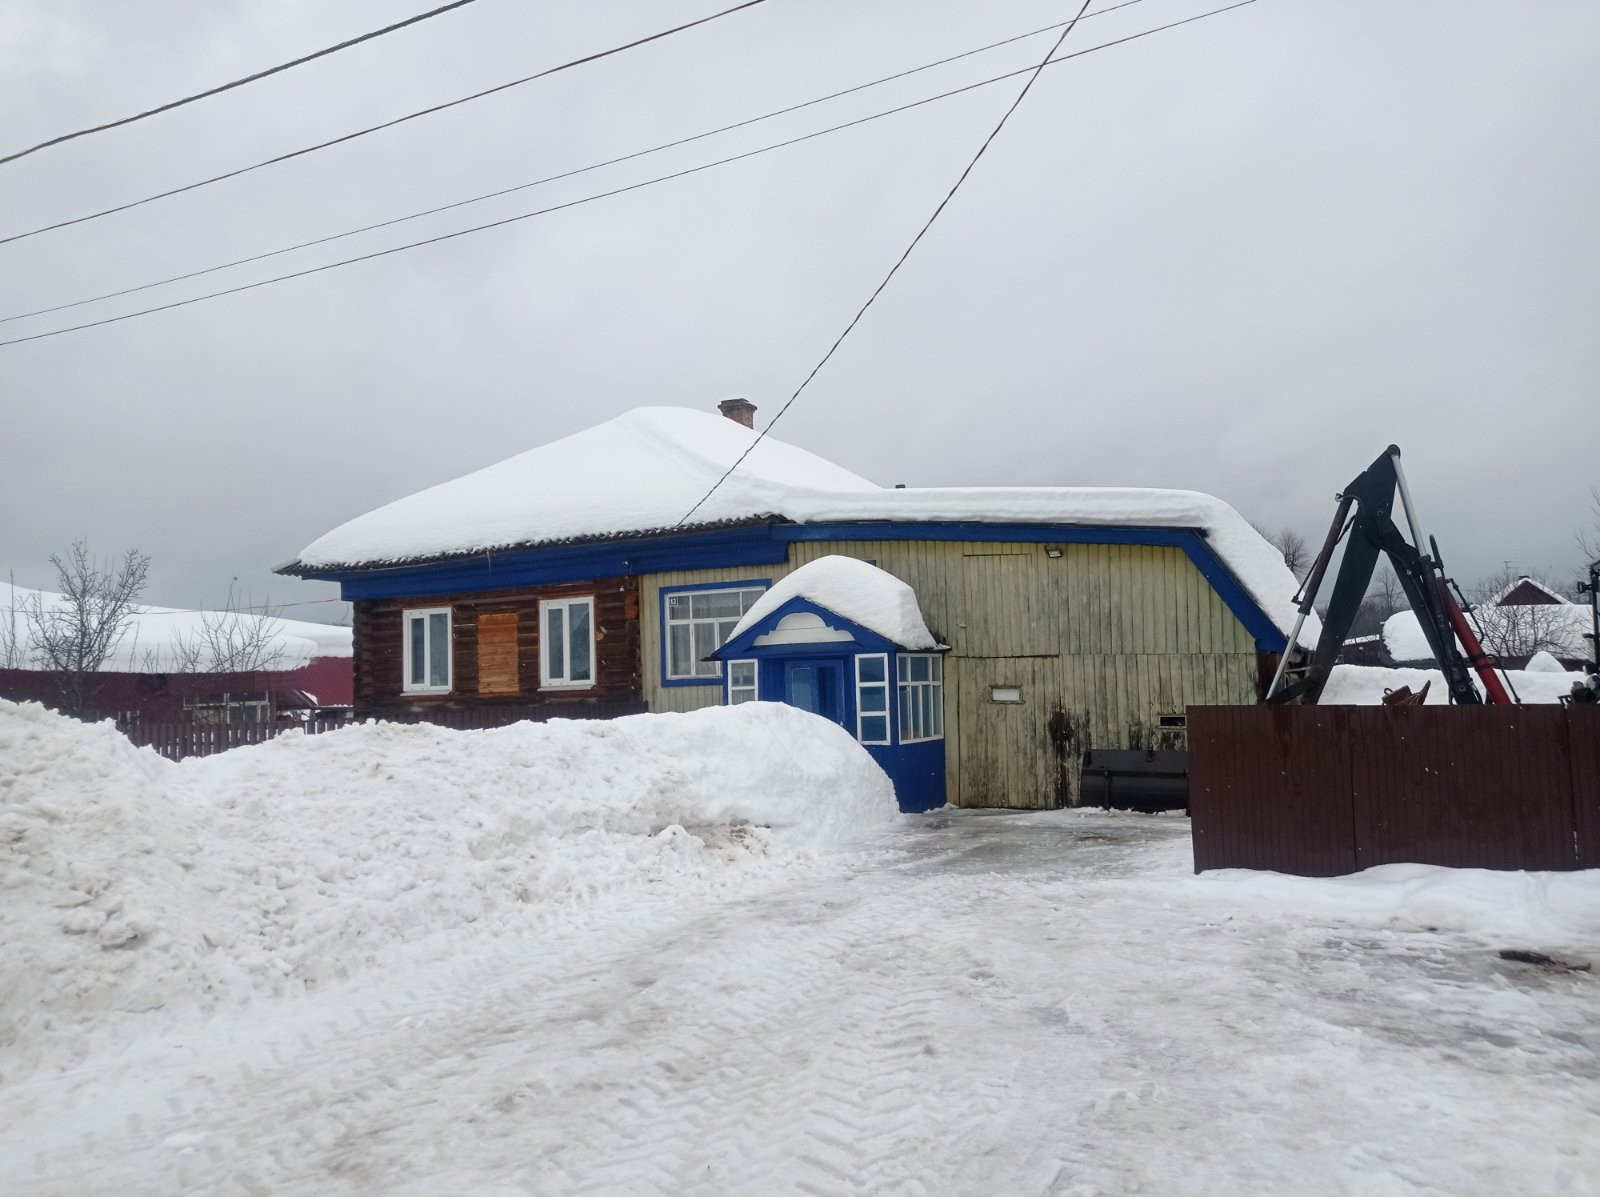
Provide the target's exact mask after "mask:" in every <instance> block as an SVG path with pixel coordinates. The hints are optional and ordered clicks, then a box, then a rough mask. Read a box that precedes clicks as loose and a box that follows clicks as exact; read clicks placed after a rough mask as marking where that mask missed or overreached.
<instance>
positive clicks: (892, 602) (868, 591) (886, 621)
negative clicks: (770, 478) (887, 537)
mask: <svg viewBox="0 0 1600 1197" xmlns="http://www.w3.org/2000/svg"><path fill="white" fill-rule="evenodd" d="M796 599H802V600H804V601H806V602H808V603H812V604H814V605H815V606H818V607H821V608H822V609H823V610H825V611H830V612H832V613H833V614H835V615H838V616H841V617H842V618H844V619H847V620H849V621H850V622H851V623H853V624H855V625H856V626H858V627H861V628H864V629H866V630H867V631H869V632H872V633H873V634H875V635H878V636H882V637H883V638H884V639H885V640H887V641H888V642H889V643H890V644H892V645H894V646H895V647H896V648H905V649H911V650H913V651H918V652H930V651H933V650H936V649H941V648H944V647H945V646H944V645H942V644H940V643H939V641H938V640H937V639H935V637H934V635H933V633H932V632H930V631H929V630H928V624H927V621H926V620H924V619H923V618H922V609H921V608H920V607H919V606H918V605H917V596H916V593H915V592H914V591H913V590H912V589H911V587H910V586H909V585H907V584H906V583H905V582H903V581H901V580H900V579H899V578H897V577H895V576H894V575H893V574H891V573H889V572H888V571H887V570H882V569H879V568H878V567H877V566H876V565H872V564H869V563H868V562H865V561H859V560H857V559H856V558H854V557H841V556H838V555H836V554H829V555H828V556H826V557H818V558H817V559H816V560H815V561H809V562H807V563H806V564H805V565H802V566H801V567H800V568H799V569H797V570H795V571H794V572H793V573H792V574H789V575H788V576H787V577H784V578H779V579H778V581H776V582H775V583H773V585H772V587H771V588H770V589H769V590H768V591H767V592H766V593H765V594H763V595H762V596H761V597H760V598H759V599H758V600H756V603H755V605H754V606H752V607H751V608H750V610H748V611H746V612H745V614H744V618H742V619H741V620H739V622H738V624H737V625H736V626H735V627H734V629H733V631H732V632H731V633H730V634H729V636H728V643H729V644H737V643H738V642H739V640H740V638H741V637H742V636H744V634H745V633H746V632H749V631H751V630H753V629H755V628H757V627H759V626H760V625H761V624H762V623H764V622H766V621H767V620H770V619H771V618H772V616H773V615H775V614H777V613H778V612H779V611H781V610H782V609H783V608H784V607H786V606H788V605H789V604H790V603H792V602H794V601H795V600H796Z"/></svg>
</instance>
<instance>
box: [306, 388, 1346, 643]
mask: <svg viewBox="0 0 1600 1197" xmlns="http://www.w3.org/2000/svg"><path fill="white" fill-rule="evenodd" d="M755 439H756V434H755V433H754V432H753V431H752V430H750V429H748V428H745V427H743V426H742V425H740V424H738V423H736V422H735V421H733V420H729V419H726V418H724V417H722V416H718V415H712V414H710V413H708V412H699V411H693V410H690V409H686V408H673V407H641V408H635V409H633V410H632V411H629V412H626V413H624V414H623V415H620V416H617V417H616V418H614V419H612V420H608V421H606V422H605V423H603V424H599V425H596V426H595V427H593V428H589V429H586V430H584V431H582V432H578V433H575V434H573V435H572V436H568V437H564V438H562V439H561V440H557V441H553V442H551V443H550V444H547V445H542V446H540V447H538V448H536V449H530V450H528V451H527V452H524V453H521V454H518V455H517V456H515V457H511V458H508V459H507V460H505V461H502V462H499V463H498V464H496V465H492V466H489V467H488V468H486V469H483V470H479V471H477V472H476V473H472V474H468V475H466V476H464V477H461V478H457V479H455V480H453V481H450V482H445V483H441V484H440V485H438V486H434V487H431V488H429V489H427V490H424V491H420V492H418V493H416V494H413V495H410V496H407V497H406V498H403V499H399V500H396V501H395V502H393V503H390V504H388V505H386V506H384V507H380V508H378V509H377V510H375V511H372V512H369V513H367V514H366V515H363V516H359V517H357V518H356V519H353V520H350V521H349V522H347V523H345V524H342V525H340V526H339V527H337V528H335V529H334V530H333V531H331V532H329V533H327V534H326V535H324V536H322V537H319V538H318V539H317V540H315V541H313V542H312V543H311V544H310V545H308V546H306V548H305V549H304V550H302V551H301V553H300V554H299V556H298V558H297V559H296V560H294V561H292V562H290V563H289V564H287V565H284V566H281V567H279V572H281V573H287V574H294V575H298V576H302V577H318V578H326V579H329V580H334V581H339V582H341V583H342V584H344V586H345V592H346V597H349V598H357V597H367V596H369V595H370V596H374V597H375V596H377V595H378V594H379V593H380V589H381V591H382V593H385V594H389V593H393V594H409V593H417V594H421V593H441V592H443V591H442V589H441V587H443V586H444V585H445V584H446V583H447V582H458V583H461V585H460V586H459V589H462V590H465V589H469V588H472V587H474V586H476V587H483V586H484V584H485V582H486V580H487V576H488V574H489V570H490V567H491V565H492V564H495V563H498V565H499V568H500V569H501V570H502V573H501V574H500V575H496V576H498V577H504V576H505V574H504V572H503V571H504V570H505V567H506V566H507V565H509V564H510V562H509V561H507V560H506V555H513V554H518V553H521V552H523V551H527V550H539V551H541V553H542V555H543V556H544V557H545V558H546V559H553V557H555V556H558V555H559V554H555V553H554V552H553V551H554V550H557V549H560V548H562V547H570V546H584V545H596V544H603V543H606V542H615V541H624V542H633V543H634V544H635V545H636V544H638V542H641V541H653V542H656V543H654V544H652V545H650V546H649V549H647V550H645V551H640V550H638V549H636V548H629V547H626V546H625V547H624V548H623V549H622V550H621V552H620V555H616V554H614V556H616V557H617V562H616V564H618V565H620V566H622V567H626V568H623V569H620V570H619V572H641V571H643V570H646V569H660V568H690V567H694V566H698V565H708V564H714V563H715V562H713V561H711V560H701V559H694V560H692V561H690V560H688V559H687V558H686V557H685V551H686V546H687V543H688V538H687V534H692V533H711V532H715V531H716V530H719V529H721V530H734V529H739V528H751V527H757V526H775V525H793V526H795V533H794V537H792V538H811V537H807V536H806V535H805V533H807V532H810V533H813V535H814V536H815V537H825V536H826V535H827V532H826V529H827V528H830V527H831V528H841V527H860V526H862V525H873V526H877V528H878V529H879V530H880V531H882V532H883V533H884V535H883V536H881V537H880V538H887V536H888V534H889V532H890V531H891V530H893V532H894V534H895V535H899V534H901V533H903V532H905V531H906V530H907V529H922V530H923V531H924V533H925V534H929V535H931V534H934V532H935V531H936V530H937V534H938V535H940V536H942V537H945V538H949V539H961V538H965V539H985V538H995V539H1000V538H1018V539H1037V540H1043V539H1058V540H1062V541H1080V542H1090V543H1100V542H1113V543H1140V544H1171V545H1174V546H1179V547H1183V548H1184V549H1185V551H1186V552H1188V554H1189V556H1190V558H1191V560H1194V562H1195V564H1196V565H1197V566H1198V567H1200V569H1201V572H1202V573H1204V574H1205V575H1206V577H1207V579H1208V581H1210V582H1211V583H1212V584H1213V586H1215V587H1216V588H1217V589H1218V591H1219V593H1223V596H1224V598H1225V599H1227V600H1228V601H1229V605H1230V606H1231V607H1233V608H1234V609H1235V612H1236V613H1238V614H1240V617H1241V619H1244V620H1245V622H1246V623H1247V625H1248V624H1251V623H1256V624H1258V625H1259V626H1258V627H1255V628H1253V629H1252V630H1253V631H1254V632H1255V634H1256V635H1257V638H1258V640H1263V639H1266V640H1271V639H1276V640H1277V641H1278V642H1279V643H1278V647H1281V642H1282V640H1283V637H1284V635H1285V634H1286V633H1287V632H1289V630H1290V629H1291V628H1292V627H1293V625H1294V619H1295V609H1294V604H1293V601H1292V596H1293V594H1294V592H1295V590H1296V587H1297V583H1296V581H1295V579H1294V577H1293V575H1292V574H1291V573H1290V572H1289V570H1288V569H1287V568H1286V567H1285V566H1284V564H1283V559H1282V557H1281V555H1280V554H1279V553H1278V551H1277V550H1276V549H1274V548H1273V547H1272V546H1271V545H1270V544H1269V543H1267V541H1266V540H1265V539H1264V538H1263V537H1262V536H1261V535H1260V534H1259V533H1257V532H1256V531H1255V529H1253V528H1252V527H1251V526H1250V525H1249V523H1248V522H1247V521H1246V520H1245V519H1244V518H1243V517H1241V516H1240V515H1239V514H1238V512H1236V511H1234V509H1233V508H1232V507H1230V506H1229V505H1228V504H1226V503H1224V502H1222V501H1221V500H1220V499H1216V498H1213V497H1212V496H1210V495H1207V494H1202V493H1199V492H1197V491H1185V490H1159V489H1146V488H1114V487H936V488H894V489H886V488H884V487H880V486H878V485H876V484H874V483H872V482H869V481H868V480H866V479H865V478H862V477H860V476H859V475H856V474H853V473H851V472H850V471H848V470H846V469H844V468H843V467H841V466H838V465H835V464H834V463H832V462H830V461H827V460H825V459H823V458H821V457H818V456H816V455H815V454H813V453H809V452H807V451H806V450H804V449H799V448H797V447H795V446H793V445H789V444H786V443H784V442H782V441H779V440H776V439H774V438H772V437H768V438H766V439H764V440H762V441H761V442H760V443H759V444H757V445H756V446H755V448H754V450H753V451H752V452H751V453H750V455H749V457H748V458H746V459H745V460H744V462H743V463H742V464H740V465H739V467H738V468H737V469H736V470H734V472H733V473H732V474H731V475H730V476H728V478H727V480H726V481H725V482H723V483H722V484H721V485H720V486H719V487H717V488H716V491H715V493H714V494H713V495H712V496H711V498H710V499H709V500H708V501H707V502H705V503H704V505H703V506H701V507H700V508H699V509H698V510H697V511H695V513H694V516H693V518H692V522H687V523H683V522H680V521H683V520H684V517H685V516H686V515H688V513H689V511H690V509H691V508H693V507H694V505H695V504H696V503H697V502H698V501H699V500H701V498H702V497H703V496H704V495H705V494H706V493H707V492H708V491H710V490H712V488H713V486H714V485H715V484H716V483H717V482H718V480H719V479H720V478H722V476H723V475H724V473H726V472H727V471H728V469H729V467H731V466H732V465H733V464H734V462H735V461H737V460H738V458H739V456H740V454H742V453H744V452H745V451H746V450H748V449H750V448H751V445H752V442H754V441H755ZM699 543H710V541H709V540H708V539H707V538H706V537H704V536H703V537H702V538H701V540H700V542H699ZM467 559H481V568H477V569H476V570H475V571H473V572H472V573H471V577H470V579H469V577H468V571H467V570H466V569H465V568H464V567H462V563H464V562H465V561H466V560H467ZM573 561H574V564H573V565H572V567H571V568H570V569H568V570H567V571H566V573H565V574H558V573H550V574H549V578H548V579H547V580H558V579H560V580H577V579H579V578H582V577H594V576H601V575H600V574H597V573H593V572H590V573H587V574H585V573H584V572H582V571H583V569H584V568H590V567H588V566H583V565H579V564H578V563H577V559H576V557H574V558H573ZM452 563H455V565H456V568H454V569H453V570H451V569H448V568H445V567H449V566H450V565H451V564H452ZM730 563H731V562H730ZM1213 564H1214V565H1217V566H1220V567H1221V569H1220V570H1217V569H1213V568H1211V566H1212V565H1213ZM430 566H433V567H440V568H436V569H435V570H434V572H433V576H432V577H431V578H430V580H429V581H428V582H427V583H426V585H423V584H422V583H421V582H420V580H419V582H418V585H419V586H421V588H414V589H408V588H407V582H406V581H405V580H404V579H403V578H400V577H399V576H398V575H399V574H400V573H404V572H408V571H412V570H415V569H418V568H420V567H430ZM1224 575H1226V576H1224ZM384 576H387V577H388V578H389V579H390V581H388V582H379V581H377V579H378V578H380V577H384ZM541 576H543V575H541ZM469 581H470V583H471V585H470V586H469V585H468V584H467V583H468V582H469ZM499 584H500V585H511V584H514V583H513V582H511V581H509V580H508V581H502V582H500V583H499ZM428 586H431V587H432V588H433V589H432V590H429V589H427V587H428ZM1230 589H1231V590H1232V591H1233V592H1235V593H1231V594H1230V593H1228V591H1229V590H1230ZM1235 600H1241V601H1235ZM1241 607H1247V608H1251V609H1253V610H1252V611H1244V610H1241ZM1252 614H1256V615H1259V619H1252V618H1248V617H1247V616H1250V615H1252ZM1317 630H1318V629H1317V627H1316V626H1315V621H1314V620H1312V621H1308V626H1307V628H1306V629H1305V630H1304V631H1303V632H1302V637H1301V638H1302V641H1303V642H1307V643H1314V642H1315V638H1316V635H1317Z"/></svg>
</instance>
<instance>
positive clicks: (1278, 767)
mask: <svg viewBox="0 0 1600 1197" xmlns="http://www.w3.org/2000/svg"><path fill="white" fill-rule="evenodd" d="M1188 723H1189V815H1190V822H1191V831H1192V833H1193V836H1194V859H1195V871H1196V872H1201V871H1204V870H1206V869H1228V868H1239V869H1273V870H1276V871H1278V872H1283V873H1297V874H1299V875H1301V876H1304V877H1336V876H1338V875H1340V874H1342V873H1349V872H1352V871H1354V869H1355V867H1356V865H1355V844H1354V842H1353V838H1352V836H1351V832H1350V783H1349V770H1350V754H1349V724H1350V720H1349V711H1348V708H1344V707H1244V706H1239V707H1190V708H1189V711H1188ZM1307 733H1309V734H1307ZM1197 745H1198V746H1199V750H1198V751H1197V749H1196V746H1197Z"/></svg>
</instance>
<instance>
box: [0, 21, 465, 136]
mask: <svg viewBox="0 0 1600 1197" xmlns="http://www.w3.org/2000/svg"><path fill="white" fill-rule="evenodd" d="M472 3H474V0H452V2H451V3H449V4H441V5H440V6H439V7H438V8H434V9H430V10H429V11H427V12H421V13H418V14H417V15H416V16H414V17H407V18H406V19H405V20H403V21H396V22H395V23H394V24H393V25H385V26H384V27H383V28H382V29H374V30H373V31H372V32H371V33H363V34H362V35H361V36H360V37H352V38H347V39H346V40H344V41H342V42H340V43H339V44H338V45H334V46H327V47H325V48H324V49H321V50H317V51H314V52H313V53H310V54H305V55H302V56H301V57H299V58H296V59H292V60H291V61H289V62H280V63H279V64H278V65H277V66H275V67H268V68H267V69H266V70H264V71H257V72H256V73H255V74H253V75H246V76H245V77H244V78H242V79H234V80H232V81H230V82H228V83H222V84H219V85H218V86H216V87H213V88H210V89H208V90H206V91H200V92H196V93H195V94H194V95H192V96H184V97H182V98H181V99H177V100H171V101H168V102H167V103H165V104H161V105H159V106H158V107H155V108H147V109H145V110H144V111H143V112H136V113H134V114H133V115H132V116H124V117H121V118H119V119H117V120H114V121H107V122H106V123H105V124H103V125H91V126H90V127H89V128H87V129H79V130H78V131H77V132H75V133H63V134H61V135H60V136H59V137H52V138H50V139H49V140H47V141H41V142H40V143H39V144H38V145H33V146H29V147H28V148H27V149H25V150H18V151H17V152H16V153H14V154H7V155H6V156H5V157H3V158H0V166H3V165H5V164H6V163H7V162H15V161H16V160H17V159H18V158H26V157H27V156H28V155H29V154H36V153H38V152H39V151H40V150H47V149H49V148H50V147H51V146H53V145H60V144H61V143H62V142H64V141H72V140H73V139H74V138H78V137H87V136H89V134H91V133H104V132H105V131H106V130H107V129H117V128H120V127H122V126H123V125H131V124H133V123H134V122H135V121H142V120H144V119H145V118H146V117H151V116H159V115H160V114H161V113H163V112H171V111H172V110H173V109H174V108H182V107H183V106H184V105H185V104H193V103H194V102H195V101H196V100H205V99H209V98H210V97H211V96H218V95H221V94H222V93H223V92H225V91H232V90H233V89H234V88H236V87H243V86H244V85H245V84H247V83H255V82H256V81H257V80H260V79H265V78H267V77H268V76H269V75H276V74H279V73H281V72H283V71H287V70H290V69H292V68H294V67H297V66H304V65H305V64H306V63H308V62H313V61H315V60H316V59H318V58H326V57H327V56H328V55H329V54H337V53H338V52H339V51H340V50H348V49H349V48H350V47H351V46H359V45H360V44H361V43H362V42H370V41H371V40H372V39H373V38H375V37H382V36H383V35H384V34H386V33H393V32H394V31H395V30H397V29H404V28H406V27H407V26H408V25H415V24H418V23H419V22H421V21H426V20H428V19H429V18H430V17H437V16H441V15H443V14H444V13H447V12H450V11H451V10H453V9H457V8H464V7H466V6H467V5H468V4H472Z"/></svg>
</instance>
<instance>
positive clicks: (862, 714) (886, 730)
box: [855, 653, 894, 744]
mask: <svg viewBox="0 0 1600 1197" xmlns="http://www.w3.org/2000/svg"><path fill="white" fill-rule="evenodd" d="M863 661H881V662H882V663H883V680H882V681H881V682H864V681H862V680H861V662H863ZM855 674H856V739H857V740H858V741H860V742H861V743H862V744H889V743H892V742H893V732H894V727H893V724H892V723H891V718H892V716H891V712H890V710H889V697H890V693H891V687H890V684H889V654H888V653H860V654H858V655H857V656H856V668H855ZM865 690H882V691H883V710H881V711H864V710H863V709H862V703H861V695H862V692H863V691H865ZM880 717H881V718H882V719H883V739H881V740H869V739H867V737H866V735H865V734H863V732H862V730H861V725H862V723H863V722H865V721H866V720H867V719H876V718H880Z"/></svg>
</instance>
